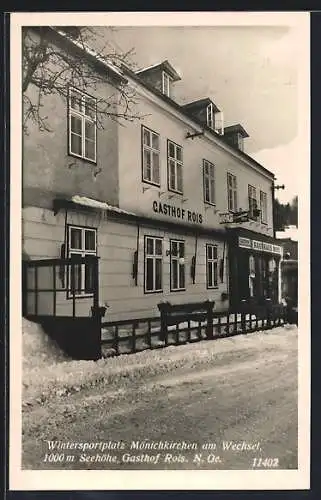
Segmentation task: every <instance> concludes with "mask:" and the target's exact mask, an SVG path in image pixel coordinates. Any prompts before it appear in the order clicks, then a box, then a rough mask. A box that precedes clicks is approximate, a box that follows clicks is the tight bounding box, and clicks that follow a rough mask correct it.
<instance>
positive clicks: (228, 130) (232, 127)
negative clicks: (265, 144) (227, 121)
mask: <svg viewBox="0 0 321 500" xmlns="http://www.w3.org/2000/svg"><path fill="white" fill-rule="evenodd" d="M235 132H238V133H239V134H241V135H242V137H250V136H249V134H248V133H247V132H246V130H245V129H244V128H243V127H242V125H240V124H239V123H236V124H235V125H230V126H229V127H225V128H224V134H233V133H235Z"/></svg>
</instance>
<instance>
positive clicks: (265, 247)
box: [238, 236, 282, 255]
mask: <svg viewBox="0 0 321 500" xmlns="http://www.w3.org/2000/svg"><path fill="white" fill-rule="evenodd" d="M238 243H239V247H240V248H247V249H249V250H256V251H257V252H268V253H275V254H278V255H282V247H281V246H279V245H273V244H272V243H267V242H266V241H259V240H251V239H250V238H244V237H243V236H239V240H238Z"/></svg>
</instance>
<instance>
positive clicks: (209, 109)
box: [206, 103, 215, 130]
mask: <svg viewBox="0 0 321 500" xmlns="http://www.w3.org/2000/svg"><path fill="white" fill-rule="evenodd" d="M206 124H207V126H208V127H209V128H211V129H212V130H214V125H215V120H214V110H213V103H210V104H208V105H207V106H206Z"/></svg>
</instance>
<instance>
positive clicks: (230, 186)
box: [227, 172, 237, 212]
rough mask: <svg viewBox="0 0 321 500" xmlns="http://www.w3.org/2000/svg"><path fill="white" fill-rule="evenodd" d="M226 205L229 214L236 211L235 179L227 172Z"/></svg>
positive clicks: (234, 176)
mask: <svg viewBox="0 0 321 500" xmlns="http://www.w3.org/2000/svg"><path fill="white" fill-rule="evenodd" d="M227 205H228V210H229V212H236V211H237V178H236V175H234V174H231V173H230V172H227Z"/></svg>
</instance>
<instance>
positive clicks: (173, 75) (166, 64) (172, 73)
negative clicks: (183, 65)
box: [136, 59, 181, 82]
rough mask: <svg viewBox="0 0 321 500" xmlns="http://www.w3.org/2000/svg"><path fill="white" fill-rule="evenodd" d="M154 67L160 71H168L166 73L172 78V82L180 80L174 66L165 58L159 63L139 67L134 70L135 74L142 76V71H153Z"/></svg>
mask: <svg viewBox="0 0 321 500" xmlns="http://www.w3.org/2000/svg"><path fill="white" fill-rule="evenodd" d="M155 69H159V70H161V71H165V72H166V73H168V75H169V76H170V77H171V78H172V79H173V81H174V82H178V81H179V80H181V77H180V75H179V74H178V73H177V71H176V70H175V68H173V66H172V65H171V64H170V63H169V62H168V60H167V59H166V61H163V62H161V63H157V64H153V65H152V66H148V67H147V68H142V69H139V70H138V71H136V74H137V75H139V76H143V74H144V73H147V72H149V71H154V70H155Z"/></svg>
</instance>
